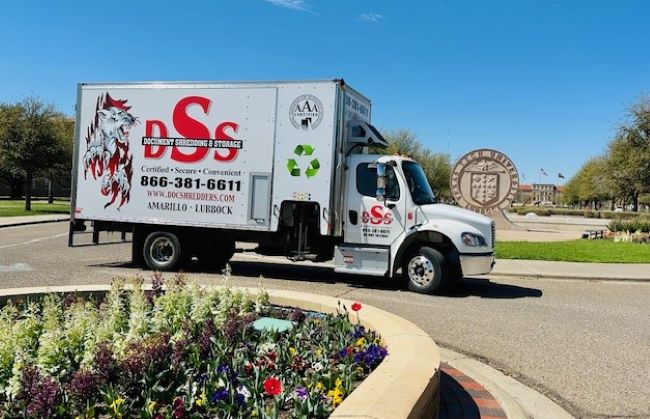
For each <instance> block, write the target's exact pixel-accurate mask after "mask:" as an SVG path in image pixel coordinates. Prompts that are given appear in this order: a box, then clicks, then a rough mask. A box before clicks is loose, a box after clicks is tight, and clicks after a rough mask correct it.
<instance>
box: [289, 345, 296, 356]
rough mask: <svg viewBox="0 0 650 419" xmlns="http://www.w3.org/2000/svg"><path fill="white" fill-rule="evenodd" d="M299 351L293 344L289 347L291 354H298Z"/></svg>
mask: <svg viewBox="0 0 650 419" xmlns="http://www.w3.org/2000/svg"><path fill="white" fill-rule="evenodd" d="M297 353H298V351H297V350H296V348H294V347H293V346H291V347H289V355H291V356H296V354H297Z"/></svg>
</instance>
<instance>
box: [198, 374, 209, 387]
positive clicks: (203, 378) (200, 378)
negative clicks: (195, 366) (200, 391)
mask: <svg viewBox="0 0 650 419" xmlns="http://www.w3.org/2000/svg"><path fill="white" fill-rule="evenodd" d="M208 378H209V377H208V374H207V373H205V372H204V373H203V374H201V375H199V376H198V377H197V378H196V382H197V383H198V384H205V383H206V382H207V381H208Z"/></svg>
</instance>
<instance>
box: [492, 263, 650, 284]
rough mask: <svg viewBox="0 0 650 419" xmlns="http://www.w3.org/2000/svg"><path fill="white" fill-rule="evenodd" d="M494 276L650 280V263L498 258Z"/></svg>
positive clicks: (493, 271)
mask: <svg viewBox="0 0 650 419" xmlns="http://www.w3.org/2000/svg"><path fill="white" fill-rule="evenodd" d="M490 276H514V277H520V278H521V277H523V278H560V279H585V280H611V281H650V263H577V262H552V261H545V260H515V259H497V263H496V265H494V269H493V270H492V273H491V274H490Z"/></svg>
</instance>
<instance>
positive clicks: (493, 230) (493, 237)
mask: <svg viewBox="0 0 650 419" xmlns="http://www.w3.org/2000/svg"><path fill="white" fill-rule="evenodd" d="M496 243H497V227H496V224H495V223H494V221H492V249H494V246H495V245H496Z"/></svg>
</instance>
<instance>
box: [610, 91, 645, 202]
mask: <svg viewBox="0 0 650 419" xmlns="http://www.w3.org/2000/svg"><path fill="white" fill-rule="evenodd" d="M628 114H629V120H628V121H627V122H626V123H624V124H622V125H621V127H620V128H619V130H618V133H617V135H616V137H615V138H614V139H613V140H612V141H611V142H610V143H609V149H608V153H607V157H608V162H609V173H610V175H611V178H612V180H613V181H614V183H615V184H616V187H617V188H618V190H619V194H620V195H622V196H623V197H624V198H630V199H631V200H632V205H633V210H634V211H638V209H639V196H640V195H641V194H643V193H645V192H650V101H649V100H648V99H647V98H644V99H642V100H640V101H639V102H637V103H636V104H634V105H632V106H631V107H630V109H629V110H628Z"/></svg>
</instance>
